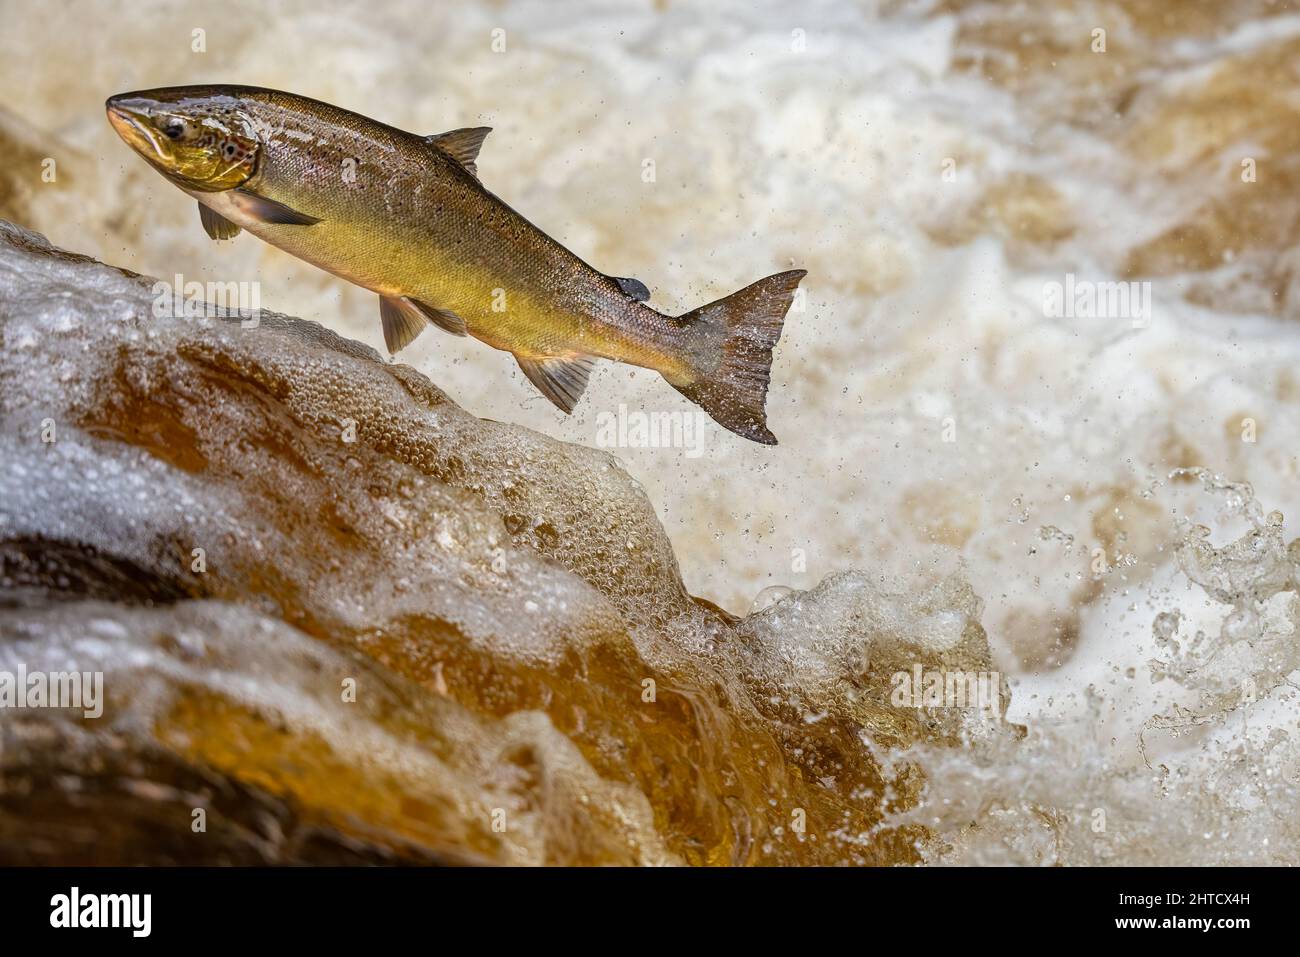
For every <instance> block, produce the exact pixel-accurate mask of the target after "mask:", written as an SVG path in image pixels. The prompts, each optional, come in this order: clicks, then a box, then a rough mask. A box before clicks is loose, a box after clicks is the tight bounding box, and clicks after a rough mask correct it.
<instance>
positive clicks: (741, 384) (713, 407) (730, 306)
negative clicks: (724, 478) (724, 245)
mask: <svg viewBox="0 0 1300 957" xmlns="http://www.w3.org/2000/svg"><path fill="white" fill-rule="evenodd" d="M806 275H807V272H806V271H805V270H803V269H792V270H790V271H789V272H782V273H777V274H776V275H775V276H768V277H767V278H766V279H760V280H759V281H758V282H756V283H754V284H753V285H750V286H746V287H745V288H744V289H742V290H740V291H739V292H734V293H732V294H731V295H730V296H727V297H726V298H725V299H719V300H718V301H717V302H711V303H709V304H708V305H707V306H701V307H700V308H699V309H695V310H693V311H691V312H688V313H686V314H685V315H684V316H681V317H680V318H679V319H678V322H680V323H682V324H683V325H689V326H694V327H697V328H698V329H699V330H700V331H701V332H702V333H704V340H703V345H702V347H701V348H700V350H699V357H698V360H697V362H696V369H695V373H696V374H695V378H694V379H692V381H690V382H689V383H686V384H679V383H676V382H673V383H672V385H673V387H674V388H675V389H676V390H677V391H678V392H680V393H681V394H682V395H684V396H686V398H688V399H690V400H691V401H692V402H694V403H695V404H696V405H698V406H699V407H700V408H702V409H703V410H704V411H705V412H707V413H709V415H710V416H712V417H713V419H714V421H715V422H717V423H718V424H719V425H721V426H722V427H723V428H726V429H730V430H731V431H732V432H735V433H736V434H737V435H741V436H744V437H745V438H747V439H751V440H752V441H754V442H761V443H762V444H763V445H776V436H775V435H773V434H772V433H771V432H770V431H769V430H768V428H767V413H766V411H765V410H764V405H765V404H766V402H767V385H768V381H769V379H770V377H771V371H772V349H773V347H775V346H776V341H777V340H778V339H780V338H781V325H782V323H784V322H785V314H786V312H788V311H789V309H790V303H791V301H792V300H793V299H794V293H795V290H796V289H797V288H798V286H799V281H800V280H801V279H803V277H804V276H806Z"/></svg>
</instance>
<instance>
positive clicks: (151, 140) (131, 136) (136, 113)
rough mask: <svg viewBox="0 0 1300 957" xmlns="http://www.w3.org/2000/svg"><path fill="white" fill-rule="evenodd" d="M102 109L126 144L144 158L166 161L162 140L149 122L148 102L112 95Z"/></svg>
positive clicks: (160, 161)
mask: <svg viewBox="0 0 1300 957" xmlns="http://www.w3.org/2000/svg"><path fill="white" fill-rule="evenodd" d="M104 110H105V112H107V114H108V122H109V123H110V124H112V126H113V130H114V132H116V133H117V135H118V136H120V137H121V138H122V141H123V142H124V143H126V145H127V146H129V147H131V148H132V149H133V150H135V151H136V152H137V153H139V154H140V155H141V156H143V157H145V158H146V159H149V160H152V161H155V162H159V163H165V162H166V161H167V153H166V151H165V150H164V149H163V145H162V142H161V140H159V138H158V134H157V132H156V131H155V130H154V128H153V124H152V123H150V122H149V116H150V104H149V103H148V102H147V101H144V100H140V99H136V98H131V97H122V96H114V97H110V98H109V99H108V101H107V102H106V103H105V104H104Z"/></svg>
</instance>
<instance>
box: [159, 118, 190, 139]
mask: <svg viewBox="0 0 1300 957" xmlns="http://www.w3.org/2000/svg"><path fill="white" fill-rule="evenodd" d="M162 132H163V136H165V137H167V138H168V139H169V140H178V139H180V138H181V136H182V135H183V134H184V133H185V121H184V120H182V119H180V118H178V117H175V116H172V117H168V118H167V121H166V122H165V123H163V125H162Z"/></svg>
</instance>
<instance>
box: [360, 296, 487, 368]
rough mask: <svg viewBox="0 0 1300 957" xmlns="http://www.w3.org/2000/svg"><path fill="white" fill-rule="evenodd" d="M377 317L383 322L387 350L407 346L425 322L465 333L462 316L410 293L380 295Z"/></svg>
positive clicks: (457, 332) (454, 331) (447, 330)
mask: <svg viewBox="0 0 1300 957" xmlns="http://www.w3.org/2000/svg"><path fill="white" fill-rule="evenodd" d="M379 320H380V321H381V322H382V323H383V324H384V344H385V345H386V346H388V352H389V354H390V355H391V354H393V353H396V352H400V351H401V350H402V349H404V348H406V347H407V346H409V345H410V344H411V343H412V342H413V341H414V340H415V337H416V336H418V335H419V334H420V333H421V332H423V331H424V327H425V326H426V325H428V324H429V323H432V324H433V325H435V326H437V327H438V328H439V329H442V330H444V331H446V332H450V333H451V334H452V335H453V336H463V335H465V332H466V330H465V320H464V319H462V318H461V317H460V316H458V315H456V314H455V313H454V312H448V311H447V310H446V309H435V308H434V307H433V306H430V305H429V304H428V303H426V302H420V300H418V299H412V298H411V297H410V296H399V297H392V296H380V297H379Z"/></svg>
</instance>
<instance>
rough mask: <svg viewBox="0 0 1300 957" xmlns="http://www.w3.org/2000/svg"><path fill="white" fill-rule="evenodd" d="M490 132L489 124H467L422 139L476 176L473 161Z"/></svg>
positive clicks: (476, 171) (476, 170)
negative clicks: (463, 127) (459, 128)
mask: <svg viewBox="0 0 1300 957" xmlns="http://www.w3.org/2000/svg"><path fill="white" fill-rule="evenodd" d="M491 132H492V127H490V126H468V127H466V128H465V129H463V130H451V131H450V132H447V133H435V134H434V135H433V136H426V137H425V138H424V141H425V142H426V143H428V144H429V145H430V146H435V147H437V148H438V149H440V150H442V151H443V152H444V153H446V154H447V155H448V156H450V157H451V158H452V159H454V160H455V161H456V162H457V163H459V164H460V165H461V166H463V167H465V168H466V169H467V170H469V171H470V173H471V174H472V175H474V176H478V167H477V166H476V165H475V161H476V160H477V159H478V151H479V150H480V149H481V148H482V146H483V140H484V139H485V138H486V137H487V135H488V134H489V133H491Z"/></svg>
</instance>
